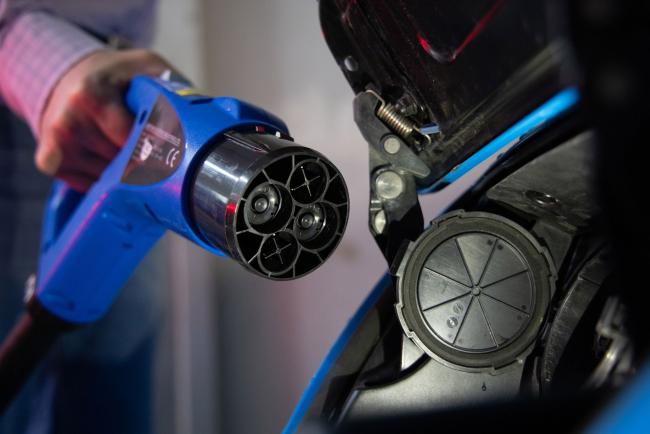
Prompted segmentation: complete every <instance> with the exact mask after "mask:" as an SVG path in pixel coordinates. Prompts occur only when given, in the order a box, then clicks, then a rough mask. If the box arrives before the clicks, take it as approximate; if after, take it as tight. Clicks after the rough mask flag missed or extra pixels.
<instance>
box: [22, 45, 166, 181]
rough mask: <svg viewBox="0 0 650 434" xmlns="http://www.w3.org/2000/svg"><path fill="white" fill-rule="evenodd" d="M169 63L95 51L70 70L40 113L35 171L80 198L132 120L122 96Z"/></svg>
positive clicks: (151, 56)
mask: <svg viewBox="0 0 650 434" xmlns="http://www.w3.org/2000/svg"><path fill="white" fill-rule="evenodd" d="M167 69H173V68H172V67H171V65H170V64H169V63H167V62H166V61H165V60H164V59H162V58H161V57H160V56H158V55H157V54H155V53H153V52H151V51H147V50H141V49H134V50H124V51H113V50H102V51H96V52H94V53H92V54H90V55H88V56H87V57H85V58H83V59H82V60H81V61H80V62H79V63H77V64H75V65H74V66H73V67H72V68H70V69H69V70H68V71H67V72H66V73H65V74H64V75H63V77H62V78H61V79H60V80H59V82H58V83H57V84H56V85H55V87H54V89H53V90H52V93H51V94H50V97H49V100H48V102H47V104H46V106H45V109H44V111H43V116H42V118H41V124H40V130H39V132H40V134H39V136H40V137H39V144H38V147H37V149H36V154H35V158H34V159H35V163H36V167H38V169H39V170H40V171H41V172H43V173H45V174H48V175H53V176H55V177H57V178H59V179H62V180H63V181H65V182H66V183H67V184H68V185H70V187H72V188H73V189H75V190H78V191H81V192H84V191H86V190H88V188H90V186H91V185H92V183H93V182H95V181H96V180H97V178H99V175H101V173H102V171H103V170H104V169H105V168H106V166H107V165H108V163H110V162H111V160H112V159H113V158H115V156H116V155H117V154H118V152H119V150H120V149H121V147H122V146H123V145H124V143H125V142H126V139H127V138H128V135H129V133H130V131H131V126H132V123H133V117H132V115H131V114H130V113H129V112H128V110H127V108H126V107H125V105H124V92H125V91H126V88H127V86H128V84H129V82H130V81H131V79H132V78H133V77H134V76H135V75H138V74H145V75H153V76H157V75H160V74H162V73H163V72H164V71H165V70H167Z"/></svg>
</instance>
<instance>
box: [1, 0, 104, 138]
mask: <svg viewBox="0 0 650 434" xmlns="http://www.w3.org/2000/svg"><path fill="white" fill-rule="evenodd" d="M102 48H103V45H102V44H101V43H100V42H99V41H97V40H96V39H95V38H93V37H91V36H90V35H88V34H87V33H85V32H84V31H83V30H81V29H79V28H78V27H76V26H74V25H73V24H70V23H68V22H66V21H65V20H63V19H61V18H58V17H56V16H54V15H51V14H49V13H47V12H43V11H37V10H30V9H26V10H16V9H15V8H13V6H8V5H7V4H5V3H4V2H0V99H2V100H3V101H4V103H5V104H6V105H8V106H9V107H10V108H11V109H12V110H13V111H14V112H15V113H16V114H18V115H19V116H21V117H22V118H23V119H24V120H25V121H26V122H27V123H28V124H29V126H30V127H31V129H32V131H33V133H34V134H35V135H36V136H37V137H38V135H39V125H40V120H41V116H42V114H43V109H44V107H45V104H46V102H47V99H48V97H49V95H50V93H51V91H52V89H53V87H54V86H55V84H56V83H57V82H58V81H59V79H60V78H61V76H62V75H63V74H64V73H65V72H66V71H68V70H69V69H70V68H71V67H72V66H73V65H74V64H76V63H77V62H79V61H80V60H81V59H82V58H84V57H85V56H87V55H88V54H89V53H91V52H94V51H97V50H99V49H102Z"/></svg>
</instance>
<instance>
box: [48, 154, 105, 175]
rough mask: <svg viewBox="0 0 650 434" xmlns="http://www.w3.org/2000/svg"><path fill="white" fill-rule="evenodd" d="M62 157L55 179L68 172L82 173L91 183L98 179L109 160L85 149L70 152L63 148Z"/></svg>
mask: <svg viewBox="0 0 650 434" xmlns="http://www.w3.org/2000/svg"><path fill="white" fill-rule="evenodd" d="M63 153H64V156H63V161H62V162H61V165H60V166H59V170H58V171H57V173H56V174H55V176H56V177H59V176H60V175H63V174H65V173H68V172H74V173H83V174H85V175H88V176H90V177H91V178H92V179H93V181H94V180H96V179H97V178H99V177H100V175H101V174H102V172H103V171H104V169H106V166H108V164H109V163H110V160H108V159H106V158H103V157H101V156H99V155H98V154H96V153H94V152H92V151H89V150H87V149H85V148H78V147H77V148H74V149H70V151H68V150H66V149H65V147H64V151H63Z"/></svg>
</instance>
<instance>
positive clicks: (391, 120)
mask: <svg viewBox="0 0 650 434" xmlns="http://www.w3.org/2000/svg"><path fill="white" fill-rule="evenodd" d="M377 117H378V118H379V119H381V120H382V121H384V122H385V123H386V125H388V126H389V127H390V128H391V129H392V130H393V131H395V132H396V133H397V134H399V135H400V136H402V137H409V136H410V135H411V134H413V131H414V130H415V124H414V123H413V122H411V121H409V120H408V119H406V118H405V117H404V116H402V115H400V114H399V113H398V112H397V110H395V108H394V107H393V106H392V105H390V104H386V103H385V102H382V104H381V105H380V106H379V108H378V109H377Z"/></svg>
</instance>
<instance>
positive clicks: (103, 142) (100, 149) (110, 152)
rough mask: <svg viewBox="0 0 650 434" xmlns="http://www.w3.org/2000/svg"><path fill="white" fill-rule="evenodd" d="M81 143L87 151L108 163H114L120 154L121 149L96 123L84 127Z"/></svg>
mask: <svg viewBox="0 0 650 434" xmlns="http://www.w3.org/2000/svg"><path fill="white" fill-rule="evenodd" d="M80 142H81V144H82V146H83V147H84V148H85V149H86V150H88V151H89V152H91V153H94V154H97V155H99V156H100V157H101V158H103V159H105V160H108V161H112V160H113V159H114V158H115V157H116V156H117V154H119V152H120V148H119V147H118V146H116V145H115V144H114V143H113V142H112V141H111V140H110V139H109V138H108V137H106V135H105V134H104V133H103V132H102V131H101V130H100V129H99V127H98V126H97V124H95V122H94V121H91V122H88V123H86V124H85V125H84V131H83V132H82V134H81V137H80Z"/></svg>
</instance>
